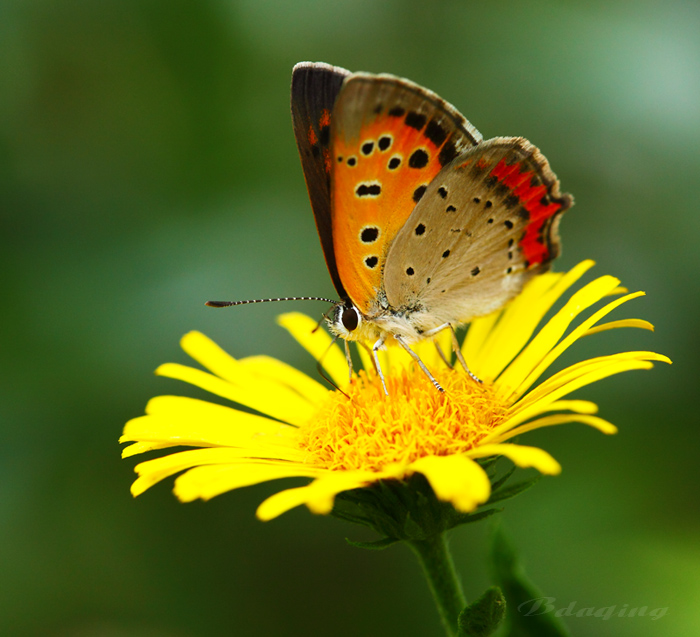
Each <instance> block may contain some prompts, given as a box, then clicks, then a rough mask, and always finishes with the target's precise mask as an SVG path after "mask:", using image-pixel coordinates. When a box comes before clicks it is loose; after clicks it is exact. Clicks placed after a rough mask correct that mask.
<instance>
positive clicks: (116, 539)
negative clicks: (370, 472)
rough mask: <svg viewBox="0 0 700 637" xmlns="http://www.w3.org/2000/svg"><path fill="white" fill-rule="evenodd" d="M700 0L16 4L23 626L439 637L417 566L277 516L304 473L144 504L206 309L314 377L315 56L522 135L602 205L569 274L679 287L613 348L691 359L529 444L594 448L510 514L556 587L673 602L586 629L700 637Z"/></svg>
mask: <svg viewBox="0 0 700 637" xmlns="http://www.w3.org/2000/svg"><path fill="white" fill-rule="evenodd" d="M699 34H700V5H698V3H697V2H692V1H688V2H682V1H680V0H673V1H669V2H665V3H659V2H613V3H610V2H601V1H598V2H596V1H590V2H579V3H563V2H554V1H549V2H547V1H540V2H522V3H514V2H513V3H491V4H487V3H475V2H467V1H465V0H463V1H461V2H458V1H448V2H443V1H439V2H429V3H428V2H421V1H419V0H410V1H407V0H393V1H383V0H382V1H377V0H340V1H334V2H328V1H325V2H321V1H319V0H305V1H299V2H278V1H273V0H228V1H224V0H196V1H194V0H193V1H190V2H186V1H181V0H169V1H167V2H166V1H164V0H139V1H135V0H119V1H109V0H105V1H102V2H71V1H69V0H64V1H63V2H51V1H49V0H14V1H13V0H2V2H0V215H1V219H2V223H1V227H0V242H1V243H0V246H1V248H0V263H1V264H2V294H0V302H1V303H2V317H3V318H2V325H3V329H2V336H1V338H2V342H1V345H0V356H1V357H2V362H1V363H0V374H2V383H1V384H0V414H1V415H0V418H1V419H2V436H3V444H2V447H1V450H0V493H1V497H0V578H1V579H0V634H2V635H20V636H23V635H28V636H29V635H52V636H53V635H57V636H81V637H82V636H92V635H101V636H102V635H104V636H107V637H112V636H118V637H121V636H127V635H128V636H131V635H134V636H137V637H140V636H147V637H152V636H158V637H160V636H168V637H171V636H172V637H196V636H204V635H207V636H209V635H237V636H252V635H285V636H295V635H337V636H341V637H342V636H355V635H404V636H414V635H415V636H423V635H435V634H439V625H438V621H437V616H436V612H435V610H434V607H433V604H432V600H431V599H430V595H429V592H428V590H427V587H426V585H425V583H424V581H423V580H422V576H421V574H420V571H419V567H418V565H417V563H415V561H414V559H413V556H412V555H411V554H410V553H409V552H408V550H406V549H405V548H403V547H400V546H399V547H393V548H391V549H389V550H387V551H385V552H381V553H369V552H364V551H361V550H359V549H355V548H351V547H349V546H348V545H347V544H346V543H345V540H344V538H345V537H346V536H347V537H350V538H354V539H373V538H372V536H370V535H368V534H367V533H366V532H365V531H364V530H362V529H355V528H353V527H350V526H348V525H345V524H343V523H341V522H339V521H336V520H334V519H332V518H327V517H316V516H313V515H311V514H310V513H308V511H306V510H305V509H298V510H295V511H292V512H290V513H288V514H286V515H284V516H283V517H281V518H279V519H277V520H275V521H273V522H269V523H261V522H259V521H257V520H256V519H255V517H254V510H255V507H256V505H257V504H258V503H259V502H260V501H261V500H262V499H263V498H264V497H266V496H267V495H268V494H271V493H272V492H274V491H276V490H277V489H279V485H278V484H271V485H270V484H268V485H261V486H259V487H254V488H249V489H244V490H240V491H237V492H234V493H229V494H226V495H224V496H222V497H220V498H217V499H215V500H213V501H211V502H208V503H201V502H197V503H192V504H187V505H183V504H179V503H178V502H177V501H176V499H175V498H174V497H173V496H172V494H171V493H170V489H171V487H172V480H168V481H167V483H163V484H161V485H158V486H157V487H156V488H154V489H152V490H151V491H149V492H147V493H146V494H145V495H144V496H142V497H140V498H139V499H137V500H133V499H132V498H131V496H130V494H129V484H130V483H131V481H132V478H133V466H134V464H135V461H134V460H127V461H121V460H120V459H119V447H118V445H117V438H118V436H119V434H120V431H121V427H122V425H123V423H124V422H125V421H126V420H128V419H129V418H132V417H134V416H138V415H140V414H141V413H143V407H144V405H145V404H146V401H147V400H148V398H149V397H151V396H154V395H157V394H160V393H186V392H188V391H189V390H188V388H186V387H184V386H182V385H181V384H178V383H177V382H175V381H169V380H166V379H159V378H156V377H154V376H153V374H152V370H153V369H155V367H156V366H157V365H159V364H160V363H162V362H166V361H178V362H186V357H185V355H184V354H183V353H182V352H181V351H180V350H179V347H178V339H179V338H180V336H181V335H182V334H184V333H185V332H187V331H188V330H191V329H198V330H201V331H203V332H205V333H206V334H208V335H209V336H211V337H212V338H214V339H215V340H217V341H218V342H219V343H220V344H222V345H223V346H224V347H225V348H226V349H227V350H228V351H230V352H231V353H233V354H234V355H236V356H246V355H249V354H257V353H267V354H271V355H275V356H278V357H279V358H281V359H283V360H285V361H287V362H290V363H292V364H294V365H297V366H300V367H301V368H303V369H305V370H306V371H308V372H309V373H311V374H315V370H314V365H313V364H312V362H311V361H310V359H309V357H308V356H307V355H306V354H305V352H303V351H302V350H301V348H299V347H298V346H297V345H296V344H295V343H294V342H293V341H292V339H290V338H289V337H288V336H287V335H286V333H285V332H283V330H281V329H280V328H279V327H277V326H276V325H275V324H274V317H275V316H276V314H278V313H279V312H281V311H287V310H291V309H302V310H306V311H307V312H310V313H311V314H313V315H320V313H321V312H322V311H323V310H325V306H323V305H321V304H317V305H311V304H309V305H308V306H303V307H299V306H298V305H296V306H295V305H285V306H284V307H283V306H282V305H278V306H251V307H247V308H239V309H237V310H229V311H214V310H211V309H208V308H205V307H204V305H203V302H204V301H205V300H207V299H210V298H224V299H225V298H256V297H260V296H276V295H291V294H307V295H308V294H321V295H333V294H334V292H333V289H332V286H331V283H330V279H329V277H328V274H327V272H326V270H325V265H324V261H323V257H322V254H321V249H320V246H319V243H318V239H317V237H316V233H315V227H314V222H313V218H312V214H311V211H310V207H309V203H308V200H307V194H306V189H305V187H304V181H303V176H302V172H301V167H300V164H299V160H298V157H297V152H296V147H295V143H294V138H293V135H292V128H291V123H290V116H289V81H290V73H291V69H292V66H293V64H294V63H296V62H298V61H301V60H322V61H326V62H330V63H333V64H337V65H341V66H345V67H347V68H349V69H352V70H366V71H373V72H391V73H394V74H397V75H402V76H405V77H408V78H410V79H412V80H414V81H416V82H418V83H420V84H423V85H425V86H428V87H429V88H431V89H433V90H435V91H436V92H438V93H439V94H440V95H442V96H443V97H444V98H446V99H447V100H449V101H450V102H452V103H454V104H455V105H456V106H457V107H458V108H459V109H460V110H461V111H462V112H463V113H464V114H465V115H466V116H467V117H468V118H469V119H470V120H471V121H472V122H473V123H474V124H475V125H476V126H477V128H479V129H480V130H481V132H482V133H483V134H484V137H485V138H488V137H492V136H497V135H523V136H526V137H528V138H529V139H530V140H532V141H533V142H534V143H535V144H537V145H538V146H539V147H540V148H542V149H543V151H544V152H545V154H546V155H547V157H548V158H549V160H550V162H551V163H552V165H553V167H554V169H555V170H556V172H557V174H558V175H559V177H560V178H561V180H562V184H563V187H564V189H565V190H567V191H569V192H572V193H573V194H574V195H575V197H576V201H577V203H576V206H575V208H574V209H573V210H572V211H571V212H570V213H569V214H568V215H567V217H566V218H565V219H564V221H563V223H562V235H563V239H564V247H565V250H564V255H563V257H562V258H561V259H560V261H559V263H558V266H557V267H558V269H566V268H568V267H570V266H572V265H573V264H575V263H577V262H578V261H580V260H581V259H584V258H589V257H590V258H594V259H596V260H597V262H598V266H597V268H596V269H595V271H594V272H595V273H597V274H604V273H611V274H615V275H616V276H619V277H620V278H621V279H622V280H623V283H624V284H625V285H627V286H628V287H629V288H630V289H632V290H638V289H643V290H646V292H647V293H648V296H647V297H646V298H643V299H641V300H636V301H634V302H633V303H631V304H629V305H627V306H625V307H623V308H622V309H621V310H618V311H617V313H616V314H615V316H614V318H624V317H631V316H635V317H641V318H646V319H648V320H650V321H652V322H653V323H654V324H655V325H656V327H657V332H656V334H650V333H646V332H641V331H632V330H627V331H618V332H617V333H612V334H610V333H605V334H601V335H599V336H597V337H595V338H592V339H587V340H586V341H585V342H583V343H581V344H579V345H578V346H577V348H576V349H575V352H574V354H572V359H571V360H575V359H579V358H581V356H585V355H593V354H600V353H611V352H614V351H622V350H623V349H653V350H656V351H660V352H663V353H665V354H668V355H669V356H671V358H673V360H674V363H675V364H674V366H673V367H667V366H665V365H659V366H657V368H656V369H655V370H654V371H652V372H643V373H642V372H634V373H630V374H627V375H623V376H619V377H614V378H612V379H608V380H607V381H605V382H603V383H600V384H599V385H598V386H594V387H590V388H588V389H586V390H585V391H581V392H579V394H578V395H579V396H581V397H585V398H590V399H592V400H596V401H598V402H599V403H600V405H601V414H602V415H603V416H604V417H606V418H609V419H610V420H612V421H613V422H614V423H616V424H617V425H618V426H619V427H620V433H619V434H618V435H617V436H613V437H609V438H608V437H605V436H603V435H602V434H600V433H598V432H596V431H593V430H589V429H588V428H585V427H584V426H578V425H572V426H567V427H562V428H554V429H549V430H546V431H542V432H536V433H533V434H532V435H530V436H529V437H528V438H527V441H526V442H529V443H532V444H539V445H542V446H544V447H545V448H547V449H548V450H549V451H551V452H552V453H553V454H554V456H555V457H556V458H558V459H559V460H560V461H561V462H562V464H563V466H564V472H563V473H562V475H561V476H560V477H558V478H547V479H544V480H543V481H542V482H541V483H540V484H539V485H538V486H537V487H536V488H535V489H533V490H532V491H530V492H528V493H527V494H525V495H523V496H521V497H520V498H519V499H517V500H516V501H513V503H512V504H510V505H509V506H508V507H507V510H506V512H505V513H504V514H503V516H502V518H503V522H504V524H505V526H506V528H507V529H508V530H509V532H510V534H511V536H512V538H513V540H514V542H515V543H516V544H517V546H518V547H519V549H520V551H521V553H522V555H523V559H524V560H525V562H526V565H527V569H528V573H529V574H530V576H531V577H532V579H534V580H535V581H536V582H537V583H538V584H539V585H540V587H541V588H542V589H543V590H544V591H545V593H546V594H547V595H550V596H553V597H555V598H556V599H557V602H556V604H557V606H558V607H559V606H561V607H565V606H567V605H568V604H569V603H571V602H576V603H577V608H582V607H596V608H600V607H604V606H612V605H617V606H618V608H623V607H624V606H625V605H629V607H634V606H643V605H646V606H649V607H650V608H658V607H668V612H667V614H666V616H665V617H662V618H661V619H659V620H657V621H652V620H650V619H649V618H648V617H647V618H619V617H613V618H611V619H610V620H608V621H603V620H601V619H595V618H576V617H573V618H570V619H569V626H570V627H571V629H572V630H573V632H574V633H575V634H576V635H596V636H598V635H602V636H612V635H614V636H623V637H625V636H628V635H629V636H632V635H634V636H640V635H641V636H647V635H681V636H683V635H696V634H700V619H699V614H698V608H699V607H700V581H699V578H698V574H699V573H700V544H699V542H698V528H699V526H700V525H699V524H698V522H699V519H698V518H699V507H698V498H697V491H698V471H697V467H698V462H697V457H696V453H697V450H698V442H699V440H700V433H699V431H698V418H697V416H696V414H697V408H696V404H695V400H696V399H697V396H696V389H697V381H698V356H699V347H698V333H699V331H698V313H699V311H700V307H698V306H699V298H698V286H697V282H696V281H697V273H698V271H700V256H699V251H698V239H699V238H700V237H699V235H700V232H698V229H699V225H700V214H698V212H699V211H698V197H697V183H698V174H699V172H700V154H699V153H698V144H699V142H700V118H699V114H700V73H699V70H700V35H699ZM452 546H453V547H454V552H455V555H456V559H457V562H458V565H459V568H460V570H461V572H462V574H463V576H464V582H465V588H466V591H467V595H468V597H469V598H474V597H475V596H477V595H479V594H480V593H481V592H482V591H483V589H484V588H486V586H487V585H489V583H490V581H491V580H490V575H489V572H488V569H487V567H486V559H485V552H486V550H487V547H488V526H487V525H486V524H484V525H475V526H474V527H473V528H462V529H458V530H457V531H455V532H454V533H453V534H452Z"/></svg>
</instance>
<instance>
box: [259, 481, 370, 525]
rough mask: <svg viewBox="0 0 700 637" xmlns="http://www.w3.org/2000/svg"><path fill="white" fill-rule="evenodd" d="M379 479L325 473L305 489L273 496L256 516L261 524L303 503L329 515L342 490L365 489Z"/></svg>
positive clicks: (264, 503)
mask: <svg viewBox="0 0 700 637" xmlns="http://www.w3.org/2000/svg"><path fill="white" fill-rule="evenodd" d="M381 477H382V474H380V473H372V472H369V471H338V472H332V473H327V474H326V475H324V476H323V477H321V478H318V479H317V480H314V481H313V482H312V483H311V484H309V485H307V486H305V487H297V488H295V489H286V490H285V491H280V492H279V493H275V495H273V496H270V497H269V498H267V500H265V501H264V502H263V503H262V504H261V505H260V506H259V507H258V510H257V512H256V515H257V516H258V518H259V519H261V520H264V521H267V520H272V519H273V518H276V517H277V516H278V515H281V514H282V513H285V512H286V511H289V510H290V509H293V508H294V507H297V506H299V505H300V504H305V505H306V506H307V507H308V508H309V510H311V511H312V512H313V513H320V514H325V513H330V511H331V510H332V509H333V502H334V500H335V496H336V495H338V494H339V493H341V492H342V491H349V490H350V489H358V488H360V487H365V486H367V485H368V484H370V483H371V482H374V481H376V480H379V479H381Z"/></svg>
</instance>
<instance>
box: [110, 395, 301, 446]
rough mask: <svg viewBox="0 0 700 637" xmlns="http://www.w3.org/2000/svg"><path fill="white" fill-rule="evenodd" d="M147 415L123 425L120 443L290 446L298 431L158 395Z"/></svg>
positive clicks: (181, 398)
mask: <svg viewBox="0 0 700 637" xmlns="http://www.w3.org/2000/svg"><path fill="white" fill-rule="evenodd" d="M146 410H147V413H148V415H146V416H140V417H139V418H133V419H132V420H130V421H129V422H127V423H126V425H125V427H124V434H123V436H122V437H121V439H120V442H128V441H132V440H135V441H152V442H167V443H170V444H171V445H172V444H179V445H187V446H195V447H197V446H242V445H246V446H249V445H255V446H260V445H262V444H274V445H283V446H292V445H293V444H294V439H295V436H296V432H297V428H296V427H292V426H290V425H285V424H284V423H281V422H279V421H277V420H270V419H269V418H264V417H263V416H257V415H255V414H249V413H246V412H242V411H238V410H236V409H231V408H230V407H224V406H223V405H216V404H214V403H209V402H206V401H203V400H197V399H195V398H187V397H185V396H158V397H156V398H153V399H151V400H150V401H149V403H148V406H147V408H146Z"/></svg>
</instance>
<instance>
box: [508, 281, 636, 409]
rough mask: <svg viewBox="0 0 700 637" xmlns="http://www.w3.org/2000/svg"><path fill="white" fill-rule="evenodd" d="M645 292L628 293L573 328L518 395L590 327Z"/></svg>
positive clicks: (529, 377) (530, 374)
mask: <svg viewBox="0 0 700 637" xmlns="http://www.w3.org/2000/svg"><path fill="white" fill-rule="evenodd" d="M643 295H644V292H635V293H634V294H628V295H627V296H623V297H622V298H619V299H616V300H614V301H612V302H610V303H608V304H607V305H605V306H604V307H602V308H601V309H600V310H598V311H597V312H594V313H593V314H592V315H591V316H589V317H588V318H587V319H586V320H585V321H583V322H582V323H581V324H580V325H578V326H577V327H576V328H575V329H573V330H572V331H571V332H570V333H569V334H567V336H566V337H565V338H563V339H562V340H561V342H560V343H558V344H557V345H556V347H553V348H551V349H550V350H549V352H547V353H546V355H545V356H544V357H543V358H542V360H541V361H540V362H539V364H537V365H536V366H535V368H534V369H533V370H532V371H531V372H530V373H529V374H528V375H527V376H526V378H525V379H524V380H523V381H522V383H521V384H520V385H519V386H518V388H517V389H516V392H515V393H516V396H522V395H523V393H525V392H526V391H527V390H528V389H529V388H530V387H531V386H532V385H533V384H534V383H535V381H536V380H537V379H538V378H539V377H540V376H541V375H542V374H543V373H544V372H545V371H546V370H547V369H548V368H549V366H550V365H551V364H552V363H553V362H554V361H555V360H557V358H559V356H561V355H562V354H563V353H564V352H565V351H566V350H567V349H568V348H569V347H570V346H571V345H573V343H575V342H576V341H577V340H578V339H579V338H581V337H582V336H584V335H585V334H586V333H587V332H588V331H589V329H590V328H591V327H592V326H593V325H595V324H596V323H597V322H598V321H599V320H600V319H602V318H603V317H604V316H607V315H608V314H609V313H610V312H612V311H613V310H614V309H616V308H617V307H619V306H620V305H622V304H623V303H626V302H627V301H630V300H632V299H635V298H637V297H639V296H643Z"/></svg>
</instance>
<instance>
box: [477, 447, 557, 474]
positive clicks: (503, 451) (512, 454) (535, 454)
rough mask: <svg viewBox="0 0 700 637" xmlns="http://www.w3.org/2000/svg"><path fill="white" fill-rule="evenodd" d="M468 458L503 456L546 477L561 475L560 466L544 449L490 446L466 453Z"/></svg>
mask: <svg viewBox="0 0 700 637" xmlns="http://www.w3.org/2000/svg"><path fill="white" fill-rule="evenodd" d="M467 455H468V456H469V457H470V458H488V457H489V456H505V457H506V458H508V459H509V460H511V461H512V462H513V464H515V465H517V466H518V467H521V468H522V469H528V468H530V467H532V468H533V469H537V470H538V471H539V472H540V473H544V474H546V475H552V476H554V475H557V474H558V473H561V465H560V464H559V463H558V462H557V461H556V460H555V459H554V458H552V456H550V455H549V454H548V453H547V452H546V451H544V449H538V448H537V447H525V446H523V445H514V444H508V443H506V444H492V445H484V446H479V447H477V448H476V449H472V450H471V451H469V452H467Z"/></svg>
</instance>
